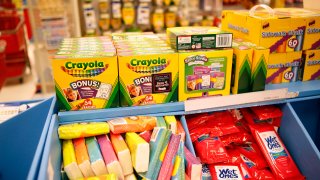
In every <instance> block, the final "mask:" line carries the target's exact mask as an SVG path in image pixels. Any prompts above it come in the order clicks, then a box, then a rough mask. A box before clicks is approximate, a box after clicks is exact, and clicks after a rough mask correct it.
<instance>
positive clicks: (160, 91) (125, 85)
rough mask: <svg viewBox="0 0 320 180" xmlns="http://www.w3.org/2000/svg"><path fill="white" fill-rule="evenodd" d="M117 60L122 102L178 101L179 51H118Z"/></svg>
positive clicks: (122, 104) (159, 102) (123, 103)
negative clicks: (128, 53) (134, 52)
mask: <svg viewBox="0 0 320 180" xmlns="http://www.w3.org/2000/svg"><path fill="white" fill-rule="evenodd" d="M118 61H119V78H120V79H119V81H120V104H121V106H138V105H147V104H161V103H167V102H174V101H177V98H178V94H177V93H178V92H177V91H178V54H177V53H167V54H163V53H157V54H145V55H128V56H122V55H119V56H118Z"/></svg>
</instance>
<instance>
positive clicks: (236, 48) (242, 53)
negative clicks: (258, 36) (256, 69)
mask: <svg viewBox="0 0 320 180" xmlns="http://www.w3.org/2000/svg"><path fill="white" fill-rule="evenodd" d="M232 48H233V60H232V77H231V92H232V94H240V93H246V92H250V89H251V86H250V83H251V66H252V65H251V64H252V54H253V50H252V48H250V47H249V46H246V45H242V44H241V43H237V42H235V41H234V42H233V43H232Z"/></svg>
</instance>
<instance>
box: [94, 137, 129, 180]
mask: <svg viewBox="0 0 320 180" xmlns="http://www.w3.org/2000/svg"><path fill="white" fill-rule="evenodd" d="M96 138H97V141H98V143H99V147H100V150H101V154H102V156H103V159H104V162H105V164H106V167H107V170H108V173H114V174H116V175H117V178H118V179H119V180H124V175H123V172H122V168H121V165H120V163H119V161H118V158H117V156H116V154H115V152H114V150H113V147H112V144H111V142H110V140H109V138H108V136H107V135H100V136H97V137H96Z"/></svg>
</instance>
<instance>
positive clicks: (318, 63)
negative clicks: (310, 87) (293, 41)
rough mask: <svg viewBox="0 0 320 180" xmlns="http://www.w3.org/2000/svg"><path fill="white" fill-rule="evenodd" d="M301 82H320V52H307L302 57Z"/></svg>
mask: <svg viewBox="0 0 320 180" xmlns="http://www.w3.org/2000/svg"><path fill="white" fill-rule="evenodd" d="M302 57H303V58H302V62H303V63H302V69H301V70H302V71H301V75H300V77H301V80H302V81H311V80H320V50H307V51H304V52H303V56H302Z"/></svg>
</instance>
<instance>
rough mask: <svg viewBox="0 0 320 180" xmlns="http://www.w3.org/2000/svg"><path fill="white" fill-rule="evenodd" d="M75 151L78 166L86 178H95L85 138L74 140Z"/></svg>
mask: <svg viewBox="0 0 320 180" xmlns="http://www.w3.org/2000/svg"><path fill="white" fill-rule="evenodd" d="M72 142H73V146H74V151H75V154H76V159H77V163H78V166H79V168H80V170H81V172H82V174H83V176H84V177H91V176H94V173H93V171H92V168H91V164H90V159H89V155H88V151H87V147H86V142H85V139H84V138H78V139H73V140H72Z"/></svg>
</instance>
